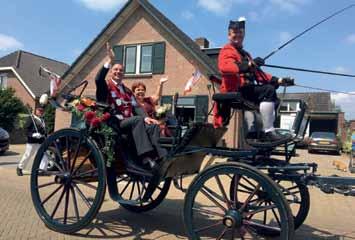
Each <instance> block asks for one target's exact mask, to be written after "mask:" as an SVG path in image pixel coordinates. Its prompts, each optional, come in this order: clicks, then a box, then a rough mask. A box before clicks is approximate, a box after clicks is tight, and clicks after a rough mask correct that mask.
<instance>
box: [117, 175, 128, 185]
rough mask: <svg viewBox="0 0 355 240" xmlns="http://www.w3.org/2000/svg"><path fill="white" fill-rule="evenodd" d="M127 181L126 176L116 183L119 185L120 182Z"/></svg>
mask: <svg viewBox="0 0 355 240" xmlns="http://www.w3.org/2000/svg"><path fill="white" fill-rule="evenodd" d="M128 179H129V177H128V176H127V177H124V178H121V179H118V180H117V183H120V182H122V181H125V180H128Z"/></svg>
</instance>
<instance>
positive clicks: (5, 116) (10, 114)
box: [0, 88, 26, 132]
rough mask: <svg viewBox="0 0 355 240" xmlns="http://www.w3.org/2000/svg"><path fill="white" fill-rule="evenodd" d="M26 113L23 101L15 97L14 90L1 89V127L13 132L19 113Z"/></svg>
mask: <svg viewBox="0 0 355 240" xmlns="http://www.w3.org/2000/svg"><path fill="white" fill-rule="evenodd" d="M25 111H26V109H25V106H24V104H23V103H22V101H21V100H20V99H19V98H17V97H16V96H15V90H14V89H12V88H6V89H0V126H1V127H2V128H4V129H6V130H7V131H8V132H11V131H12V129H14V127H15V123H16V121H17V118H18V115H19V113H24V112H25Z"/></svg>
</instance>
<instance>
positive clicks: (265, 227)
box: [243, 220, 281, 232]
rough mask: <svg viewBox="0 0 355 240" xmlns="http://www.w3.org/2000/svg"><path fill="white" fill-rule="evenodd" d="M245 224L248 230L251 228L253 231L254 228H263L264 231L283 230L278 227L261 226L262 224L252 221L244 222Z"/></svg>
mask: <svg viewBox="0 0 355 240" xmlns="http://www.w3.org/2000/svg"><path fill="white" fill-rule="evenodd" d="M243 224H245V225H246V226H247V227H248V228H251V229H253V228H254V229H256V228H262V229H265V230H270V231H278V232H281V229H280V228H278V227H272V226H268V225H264V224H260V223H257V222H253V221H250V220H243Z"/></svg>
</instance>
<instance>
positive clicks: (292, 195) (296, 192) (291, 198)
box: [276, 180, 310, 229]
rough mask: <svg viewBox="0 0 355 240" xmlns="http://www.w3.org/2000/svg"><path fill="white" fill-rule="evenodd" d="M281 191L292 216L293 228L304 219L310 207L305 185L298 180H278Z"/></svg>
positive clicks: (297, 226)
mask: <svg viewBox="0 0 355 240" xmlns="http://www.w3.org/2000/svg"><path fill="white" fill-rule="evenodd" d="M276 183H277V184H278V185H279V186H280V188H281V191H282V193H283V194H284V196H285V198H286V200H287V201H288V203H289V205H290V208H291V211H292V215H293V217H294V225H295V229H298V228H299V227H300V226H301V225H302V224H303V222H304V221H305V220H306V218H307V215H308V212H309V208H310V196H309V191H308V188H307V186H306V185H304V184H302V183H300V182H294V181H287V180H281V181H280V180H278V181H276Z"/></svg>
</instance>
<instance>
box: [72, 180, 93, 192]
mask: <svg viewBox="0 0 355 240" xmlns="http://www.w3.org/2000/svg"><path fill="white" fill-rule="evenodd" d="M73 182H75V183H80V184H83V185H84V186H87V187H88V188H91V189H94V190H97V187H96V186H94V185H92V184H90V183H87V182H84V181H81V180H78V179H73Z"/></svg>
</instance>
